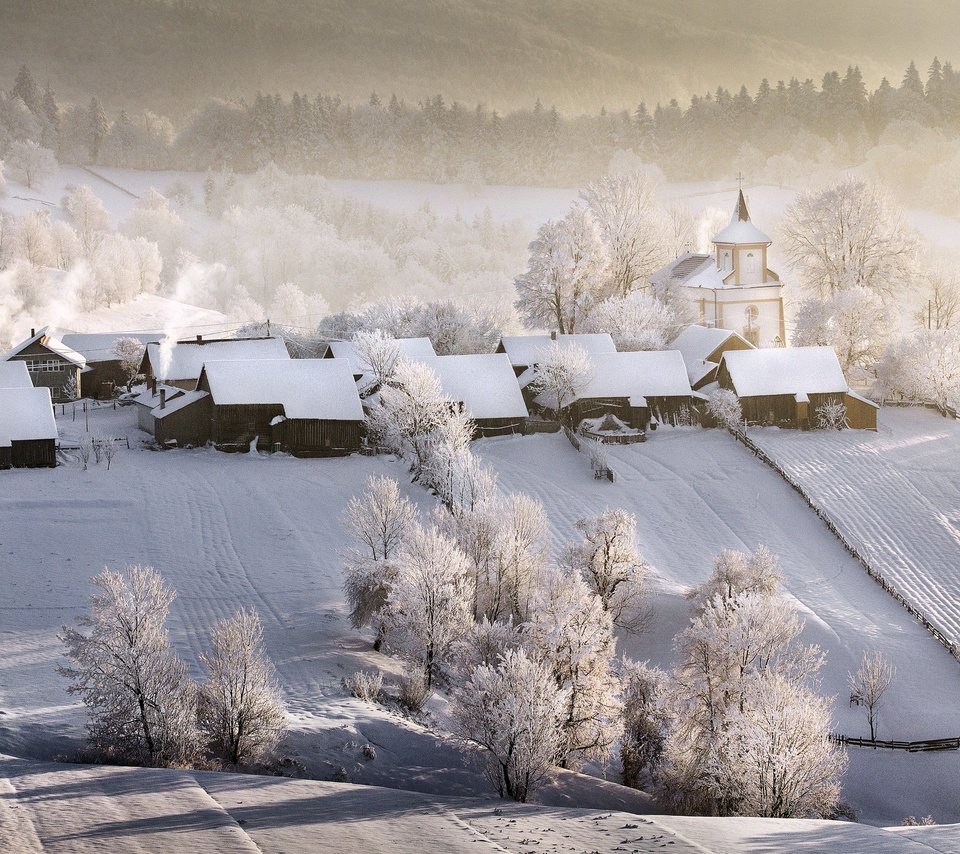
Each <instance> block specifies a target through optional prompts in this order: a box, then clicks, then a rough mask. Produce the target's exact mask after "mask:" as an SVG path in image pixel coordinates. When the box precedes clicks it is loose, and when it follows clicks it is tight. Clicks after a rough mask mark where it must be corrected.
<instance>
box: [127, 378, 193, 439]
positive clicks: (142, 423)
mask: <svg viewBox="0 0 960 854" xmlns="http://www.w3.org/2000/svg"><path fill="white" fill-rule="evenodd" d="M184 394H186V392H185V391H184V390H183V389H182V388H177V387H176V386H172V385H164V384H163V383H158V384H157V385H155V386H152V387H151V386H147V388H146V389H145V390H144V391H142V392H140V394H138V395H137V396H136V397H134V398H133V403H134V407H135V408H136V411H137V427H139V428H140V429H141V430H143V431H144V432H145V433H149V434H150V435H151V436H152V435H154V432H155V426H156V425H155V424H154V417H153V410H154V409H156V408H157V407H159V406H160V405H161V404H163V405H164V406H166V404H168V403H172V402H173V401H174V400H176V399H177V398H179V397H182V396H183V395H184Z"/></svg>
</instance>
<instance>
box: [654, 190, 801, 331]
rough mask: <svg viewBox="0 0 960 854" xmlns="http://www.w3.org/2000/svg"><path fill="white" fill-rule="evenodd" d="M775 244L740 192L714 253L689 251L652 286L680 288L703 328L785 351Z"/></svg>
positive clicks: (660, 272) (662, 271) (664, 269)
mask: <svg viewBox="0 0 960 854" xmlns="http://www.w3.org/2000/svg"><path fill="white" fill-rule="evenodd" d="M771 242H772V241H771V240H770V238H769V237H768V236H767V235H766V234H764V233H763V232H762V231H761V230H760V229H759V228H757V226H756V225H754V223H753V221H752V220H751V218H750V212H749V211H748V210H747V202H746V199H744V197H743V190H742V189H741V190H740V192H739V194H738V196H737V202H736V204H735V205H734V208H733V216H732V217H731V218H730V224H729V225H727V226H726V227H725V228H723V229H721V230H720V231H719V232H718V233H717V234H716V235H715V236H714V238H713V246H714V251H713V253H711V254H696V253H692V252H686V253H684V254H683V255H681V256H680V257H679V258H677V259H676V260H674V261H671V262H670V263H669V264H667V265H666V266H664V267H662V268H661V269H660V270H658V271H657V272H656V273H654V274H653V276H651V277H650V283H651V284H652V285H653V286H654V287H655V288H664V287H671V286H680V287H681V288H682V290H683V291H684V292H685V293H686V294H687V296H688V297H689V299H690V300H691V302H692V303H693V304H694V306H696V311H697V314H698V315H699V317H700V323H701V324H702V325H704V326H716V327H719V328H720V329H728V330H730V331H732V332H736V333H738V334H739V335H741V336H742V337H743V338H745V339H746V340H747V341H749V342H750V343H751V344H753V345H754V346H757V347H774V346H781V347H782V346H783V345H784V344H786V340H787V335H786V324H785V320H784V311H783V283H782V282H781V281H780V277H779V276H778V275H777V274H776V273H774V272H773V270H771V269H770V268H769V267H767V250H768V249H769V248H770V244H771Z"/></svg>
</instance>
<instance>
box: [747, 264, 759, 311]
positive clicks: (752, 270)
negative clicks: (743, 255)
mask: <svg viewBox="0 0 960 854" xmlns="http://www.w3.org/2000/svg"><path fill="white" fill-rule="evenodd" d="M747 272H748V273H756V272H757V259H756V256H755V255H754V254H753V253H752V252H748V253H747ZM754 308H756V306H754Z"/></svg>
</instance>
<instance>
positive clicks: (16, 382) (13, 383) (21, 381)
mask: <svg viewBox="0 0 960 854" xmlns="http://www.w3.org/2000/svg"><path fill="white" fill-rule="evenodd" d="M0 388H33V381H32V380H31V379H30V372H29V371H28V370H27V363H26V362H21V361H17V362H0Z"/></svg>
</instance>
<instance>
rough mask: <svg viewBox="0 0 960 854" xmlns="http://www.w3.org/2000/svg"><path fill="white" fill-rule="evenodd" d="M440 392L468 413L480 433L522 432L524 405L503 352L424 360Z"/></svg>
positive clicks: (482, 434)
mask: <svg viewBox="0 0 960 854" xmlns="http://www.w3.org/2000/svg"><path fill="white" fill-rule="evenodd" d="M424 364H426V365H428V366H429V367H430V368H431V369H432V370H433V371H434V372H435V373H436V375H437V376H438V377H439V378H440V385H441V387H442V388H443V393H444V394H445V395H446V396H447V397H449V398H450V399H451V400H453V401H455V402H456V403H457V404H458V405H459V406H460V407H462V409H463V411H464V412H465V413H466V414H467V415H469V416H470V418H471V419H472V420H473V422H474V424H476V427H477V433H478V434H479V435H481V436H497V435H502V434H505V433H523V432H524V430H525V428H526V423H527V418H528V413H527V405H526V404H525V403H524V401H523V395H522V394H521V393H520V386H519V385H518V384H517V378H516V375H515V374H514V373H513V367H512V366H511V364H510V359H509V358H508V357H507V355H506V354H505V353H482V354H475V355H465V356H437V357H435V358H434V359H432V360H426V361H425V362H424Z"/></svg>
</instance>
